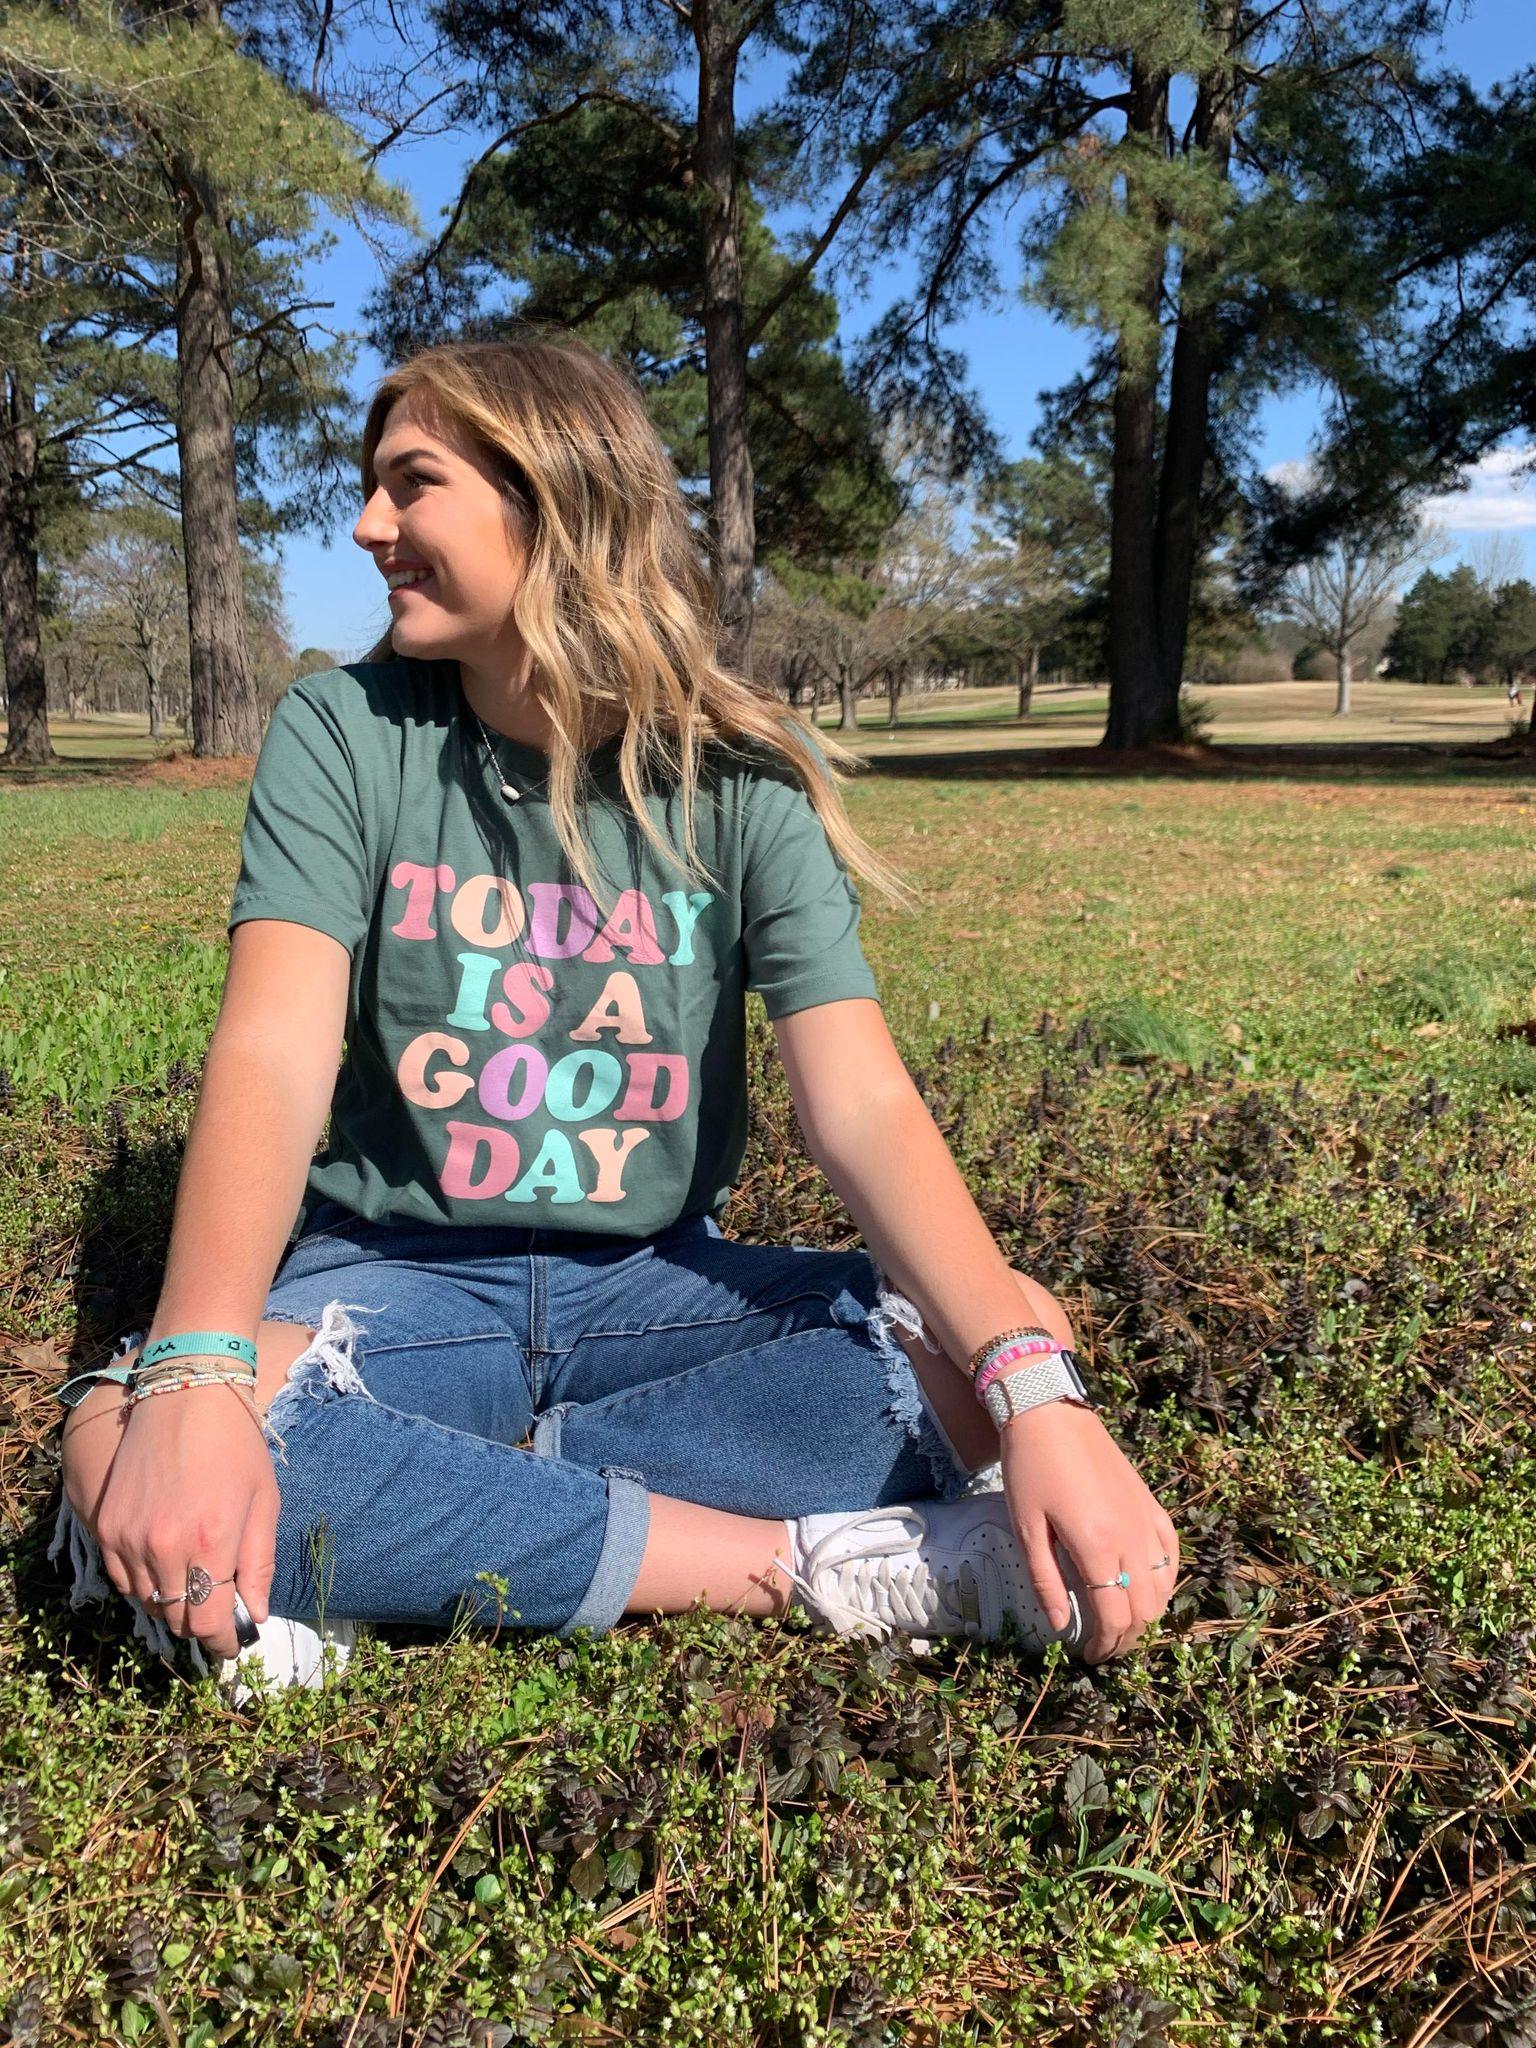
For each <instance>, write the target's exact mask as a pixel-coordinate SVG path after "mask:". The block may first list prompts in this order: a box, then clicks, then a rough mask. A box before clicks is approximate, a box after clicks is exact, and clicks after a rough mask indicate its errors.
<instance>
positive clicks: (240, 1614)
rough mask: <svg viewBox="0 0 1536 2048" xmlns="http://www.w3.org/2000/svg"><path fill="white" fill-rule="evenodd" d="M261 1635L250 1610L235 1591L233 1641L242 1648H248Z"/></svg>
mask: <svg viewBox="0 0 1536 2048" xmlns="http://www.w3.org/2000/svg"><path fill="white" fill-rule="evenodd" d="M260 1635H261V1631H260V1629H259V1628H257V1626H256V1624H255V1622H254V1621H252V1619H251V1610H250V1609H249V1607H247V1606H246V1604H245V1602H244V1601H243V1600H242V1599H241V1598H240V1595H239V1594H238V1593H237V1594H236V1595H235V1641H236V1643H237V1644H238V1645H239V1647H240V1648H241V1649H242V1650H248V1649H249V1648H250V1647H251V1645H252V1643H254V1642H256V1641H257V1640H258V1639H259V1638H260Z"/></svg>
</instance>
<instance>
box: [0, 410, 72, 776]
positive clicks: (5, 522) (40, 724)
mask: <svg viewBox="0 0 1536 2048" xmlns="http://www.w3.org/2000/svg"><path fill="white" fill-rule="evenodd" d="M0 392H3V396H4V407H5V409H4V416H3V418H0V631H3V641H4V647H5V697H6V719H7V723H8V731H7V734H6V742H5V759H6V760H7V761H8V762H11V763H12V764H14V765H17V766H21V765H25V766H28V767H40V766H45V765H46V764H47V763H49V762H51V761H56V760H57V759H58V756H57V754H55V752H54V750H53V741H52V740H51V739H50V738H49V736H48V672H47V669H46V668H45V667H44V665H43V629H42V618H41V615H40V613H39V611H38V605H37V451H38V435H37V412H36V406H35V395H34V392H33V389H32V386H31V384H30V383H29V382H28V381H27V379H26V378H25V377H24V376H22V375H21V374H20V372H19V371H16V370H8V371H6V373H5V376H4V381H3V385H0Z"/></svg>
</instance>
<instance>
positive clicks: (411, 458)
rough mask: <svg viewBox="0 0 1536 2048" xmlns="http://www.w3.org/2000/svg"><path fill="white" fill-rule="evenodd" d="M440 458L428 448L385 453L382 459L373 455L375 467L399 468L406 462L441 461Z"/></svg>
mask: <svg viewBox="0 0 1536 2048" xmlns="http://www.w3.org/2000/svg"><path fill="white" fill-rule="evenodd" d="M442 459H443V458H442V457H441V456H440V455H437V454H434V452H433V451H432V449H430V448H407V449H405V450H404V452H403V453H401V454H399V455H386V456H385V457H384V458H383V460H382V461H381V460H380V459H379V457H378V456H377V455H375V457H374V459H373V460H374V467H375V469H399V468H400V466H401V465H402V464H403V463H406V462H441V461H442Z"/></svg>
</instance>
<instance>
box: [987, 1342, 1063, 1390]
mask: <svg viewBox="0 0 1536 2048" xmlns="http://www.w3.org/2000/svg"><path fill="white" fill-rule="evenodd" d="M1063 1349H1064V1346H1063V1345H1061V1344H1060V1343H1058V1341H1057V1340H1056V1338H1054V1337H1050V1336H1045V1335H1041V1336H1039V1337H1029V1338H1026V1339H1025V1340H1024V1342H1023V1343H1019V1344H1004V1345H1003V1346H1002V1347H1001V1349H1000V1350H997V1351H994V1352H993V1353H992V1355H991V1357H990V1358H989V1359H988V1360H987V1361H986V1363H985V1364H984V1365H983V1366H982V1368H981V1371H980V1372H979V1373H977V1375H976V1378H975V1380H974V1381H973V1382H972V1385H973V1386H974V1387H975V1390H976V1398H977V1400H978V1401H979V1400H980V1399H981V1397H982V1395H983V1394H984V1393H985V1392H986V1390H987V1388H988V1387H990V1386H991V1384H992V1382H993V1381H994V1380H995V1379H997V1378H998V1377H999V1376H1000V1375H1001V1374H1003V1373H1005V1372H1010V1371H1011V1370H1012V1369H1013V1367H1014V1366H1016V1365H1028V1364H1029V1363H1030V1361H1031V1360H1032V1359H1036V1358H1051V1357H1055V1356H1056V1355H1058V1354H1059V1353H1060V1352H1061V1351H1062V1350H1063Z"/></svg>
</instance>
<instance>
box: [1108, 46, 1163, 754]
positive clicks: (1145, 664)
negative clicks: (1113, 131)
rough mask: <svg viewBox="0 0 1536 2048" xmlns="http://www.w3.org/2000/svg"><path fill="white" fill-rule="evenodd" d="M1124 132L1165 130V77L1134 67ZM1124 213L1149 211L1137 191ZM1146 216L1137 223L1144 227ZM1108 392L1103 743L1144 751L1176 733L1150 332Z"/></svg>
mask: <svg viewBox="0 0 1536 2048" xmlns="http://www.w3.org/2000/svg"><path fill="white" fill-rule="evenodd" d="M1129 100H1130V106H1129V111H1128V115H1127V126H1128V128H1129V130H1130V131H1131V132H1132V133H1134V134H1137V135H1142V136H1145V137H1146V138H1147V139H1148V140H1152V139H1154V138H1156V137H1158V136H1160V135H1161V134H1162V132H1163V127H1164V123H1165V120H1166V115H1167V108H1168V78H1167V74H1166V73H1165V72H1148V71H1147V70H1146V69H1145V68H1144V67H1143V66H1142V64H1141V62H1140V61H1139V60H1134V61H1133V62H1132V65H1131V87H1130V94H1129ZM1127 208H1128V209H1129V210H1133V211H1140V212H1141V213H1142V214H1143V215H1147V214H1150V212H1151V210H1152V209H1151V206H1150V202H1148V201H1147V200H1146V199H1145V198H1144V197H1138V195H1137V194H1135V193H1134V192H1132V193H1130V194H1128V196H1127ZM1150 224H1151V223H1150V221H1149V220H1147V219H1143V220H1142V222H1141V225H1142V226H1143V227H1144V228H1145V227H1148V226H1150ZM1166 265H1167V243H1166V240H1165V238H1164V234H1163V232H1162V229H1161V226H1159V229H1158V232H1156V233H1154V234H1151V235H1149V237H1148V245H1147V255H1146V264H1145V270H1144V274H1143V277H1142V284H1141V297H1142V311H1143V320H1144V322H1145V323H1146V325H1147V326H1148V327H1149V328H1150V330H1151V335H1152V336H1155V335H1156V332H1157V327H1158V320H1159V313H1160V301H1161V296H1162V284H1163V272H1164V269H1165V268H1166ZM1117 351H1118V359H1119V360H1118V366H1117V369H1116V374H1115V395H1114V407H1113V418H1114V450H1113V455H1112V457H1111V467H1110V522H1109V523H1110V540H1109V722H1108V724H1107V726H1106V728H1105V732H1104V739H1103V742H1102V744H1103V745H1104V746H1106V747H1145V746H1151V745H1154V744H1156V743H1157V742H1159V741H1162V740H1172V739H1177V738H1178V735H1179V698H1178V690H1177V688H1175V689H1174V690H1173V691H1171V692H1170V691H1169V689H1168V687H1167V684H1166V682H1165V679H1164V676H1163V671H1162V665H1161V663H1160V661H1159V659H1158V611H1157V577H1156V565H1155V562H1154V557H1153V536H1154V534H1155V532H1156V527H1157V469H1156V460H1157V347H1156V343H1155V340H1149V337H1148V335H1147V334H1146V333H1140V334H1136V333H1129V332H1125V331H1122V333H1121V335H1120V337H1119V340H1118V343H1117Z"/></svg>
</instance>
